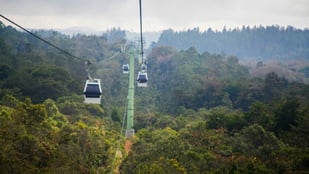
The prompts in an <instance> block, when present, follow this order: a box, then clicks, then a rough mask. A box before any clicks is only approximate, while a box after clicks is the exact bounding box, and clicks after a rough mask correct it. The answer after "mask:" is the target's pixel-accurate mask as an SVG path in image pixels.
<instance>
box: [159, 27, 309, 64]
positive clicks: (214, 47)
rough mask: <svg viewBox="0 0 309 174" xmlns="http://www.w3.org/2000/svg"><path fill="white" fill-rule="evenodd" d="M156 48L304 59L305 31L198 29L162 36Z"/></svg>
mask: <svg viewBox="0 0 309 174" xmlns="http://www.w3.org/2000/svg"><path fill="white" fill-rule="evenodd" d="M156 45H165V46H173V47H175V48H177V49H179V50H186V49H188V48H190V47H192V46H193V47H195V48H196V49H197V50H198V51H199V52H200V53H203V52H205V51H207V52H210V53H217V54H220V53H222V52H223V53H226V54H228V55H234V56H237V57H239V58H241V59H244V58H246V59H248V58H251V59H261V60H267V59H284V60H288V59H308V56H309V50H308V48H309V30H308V29H297V28H294V27H293V26H288V27H280V26H276V25H273V26H254V27H251V28H250V27H249V26H243V27H242V28H234V29H226V28H223V30H222V31H214V30H212V29H211V28H209V29H208V30H206V31H201V30H200V29H199V28H194V29H188V30H186V31H174V30H172V29H169V30H165V31H163V32H162V34H161V36H160V38H159V40H158V42H157V43H156Z"/></svg>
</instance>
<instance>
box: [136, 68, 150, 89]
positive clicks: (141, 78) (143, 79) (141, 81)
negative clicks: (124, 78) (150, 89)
mask: <svg viewBox="0 0 309 174" xmlns="http://www.w3.org/2000/svg"><path fill="white" fill-rule="evenodd" d="M136 80H137V87H147V86H148V85H147V81H148V76H147V73H146V72H145V71H140V72H138V75H137V79H136Z"/></svg>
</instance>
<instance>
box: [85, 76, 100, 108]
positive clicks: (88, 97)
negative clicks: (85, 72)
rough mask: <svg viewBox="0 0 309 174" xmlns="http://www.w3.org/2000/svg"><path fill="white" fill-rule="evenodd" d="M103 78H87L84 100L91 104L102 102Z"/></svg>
mask: <svg viewBox="0 0 309 174" xmlns="http://www.w3.org/2000/svg"><path fill="white" fill-rule="evenodd" d="M101 95H102V88H101V80H100V79H93V80H87V81H86V84H85V87H84V102H85V103H89V104H100V103H101Z"/></svg>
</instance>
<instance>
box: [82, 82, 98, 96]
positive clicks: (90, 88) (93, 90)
mask: <svg viewBox="0 0 309 174" xmlns="http://www.w3.org/2000/svg"><path fill="white" fill-rule="evenodd" d="M84 94H85V95H86V97H100V95H101V91H100V87H99V85H98V84H88V85H87V87H86V91H85V92H84Z"/></svg>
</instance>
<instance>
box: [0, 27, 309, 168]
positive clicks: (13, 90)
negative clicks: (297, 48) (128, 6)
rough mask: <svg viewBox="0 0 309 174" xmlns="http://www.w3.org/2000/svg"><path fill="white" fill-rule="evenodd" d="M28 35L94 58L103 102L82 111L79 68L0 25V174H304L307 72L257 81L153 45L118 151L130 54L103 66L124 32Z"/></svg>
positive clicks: (246, 72)
mask: <svg viewBox="0 0 309 174" xmlns="http://www.w3.org/2000/svg"><path fill="white" fill-rule="evenodd" d="M293 31H295V30H293ZM36 32H37V34H39V35H41V36H42V37H44V38H45V39H47V40H49V41H51V42H53V43H55V44H57V45H59V46H61V48H64V49H66V50H69V51H70V52H72V53H73V54H75V55H78V56H79V57H84V56H85V60H86V59H90V60H91V61H92V62H94V64H93V65H92V66H91V69H90V71H91V74H92V75H93V76H95V77H98V78H101V79H102V88H103V99H102V104H101V105H87V104H84V103H83V98H82V92H81V91H82V88H83V84H84V80H85V78H86V74H87V73H86V70H85V67H84V62H83V61H80V60H76V59H74V58H70V57H68V56H67V55H64V54H62V53H60V52H58V51H57V50H55V49H53V48H51V47H49V46H46V45H45V44H44V43H42V42H40V41H38V40H36V39H34V38H32V37H31V36H29V35H27V34H26V33H23V32H19V31H17V30H15V29H14V28H12V27H10V26H8V27H6V26H4V25H2V24H1V28H0V60H1V61H0V89H1V91H0V146H1V150H0V171H1V172H0V173H113V172H114V173H143V174H144V173H160V174H161V173H162V174H164V173H166V174H170V173H190V174H191V173H193V174H194V173H259V174H260V173H306V172H308V171H309V168H308V166H309V163H308V162H309V151H308V146H309V139H308V134H309V125H308V123H309V95H308V94H309V85H308V84H306V83H304V82H306V81H305V80H306V79H307V78H308V76H307V69H308V67H306V64H304V66H302V67H301V68H299V69H295V71H297V72H298V73H300V74H302V75H303V79H305V80H303V81H301V80H298V81H297V80H289V79H286V78H284V76H279V75H278V74H276V73H274V72H271V73H267V74H266V75H265V76H263V77H262V78H259V77H253V76H252V71H251V69H250V68H249V67H247V66H244V65H241V64H240V63H239V59H238V57H235V56H230V55H226V54H212V53H210V52H202V53H200V51H199V50H198V48H197V47H191V46H190V47H188V48H186V49H183V50H181V51H178V50H177V49H175V48H173V47H166V46H157V47H154V48H152V50H148V55H147V62H148V73H149V87H148V88H143V89H141V88H136V91H135V92H136V95H135V130H136V137H134V138H133V139H131V141H132V142H133V146H132V148H131V151H130V152H129V153H125V148H124V146H123V145H124V141H125V140H124V137H123V136H122V135H121V131H120V130H121V122H122V113H123V112H124V108H125V107H124V104H125V100H126V94H127V85H128V79H127V78H128V76H126V75H123V74H121V65H122V64H123V63H127V61H128V60H127V58H128V55H127V54H126V53H122V54H119V56H116V57H115V58H114V59H111V60H109V59H108V57H110V56H111V55H114V54H115V53H117V51H119V50H120V49H121V44H122V43H124V42H125V38H124V35H123V32H122V31H120V30H117V29H115V30H112V31H110V33H106V34H103V35H102V36H85V35H76V36H72V37H69V36H66V35H63V34H61V33H58V32H54V31H36ZM238 32H240V33H242V31H238ZM277 32H279V33H280V32H281V30H280V31H277ZM163 34H164V33H163ZM281 34H282V33H281ZM162 37H163V36H162ZM293 37H294V36H293ZM119 38H120V39H119ZM192 46H193V44H192ZM306 49H308V46H306ZM305 58H308V57H305ZM136 62H137V61H136ZM136 65H137V63H136ZM263 66H264V65H263V62H258V63H257V65H256V67H255V68H257V69H258V68H261V67H263ZM137 69H138V66H137Z"/></svg>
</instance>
